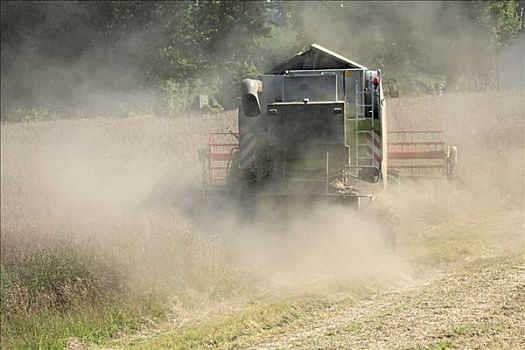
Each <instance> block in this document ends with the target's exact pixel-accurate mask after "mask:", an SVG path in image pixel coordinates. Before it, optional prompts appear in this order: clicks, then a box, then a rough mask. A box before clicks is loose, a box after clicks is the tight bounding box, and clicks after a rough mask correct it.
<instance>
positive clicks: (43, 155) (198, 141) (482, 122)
mask: <svg viewBox="0 0 525 350" xmlns="http://www.w3.org/2000/svg"><path fill="white" fill-rule="evenodd" d="M367 4H368V3H367ZM376 5H377V4H376ZM363 6H365V7H367V6H368V5H364V4H361V3H357V4H354V3H344V7H359V8H363ZM407 6H410V7H411V8H412V7H414V9H415V10H414V11H415V12H414V11H412V12H410V11H405V10H404V9H406V7H407ZM447 6H449V7H446V6H445V5H444V4H441V3H439V4H436V3H424V4H423V3H421V4H418V5H417V6H414V5H413V4H396V6H393V5H392V6H389V7H388V8H394V9H395V11H394V12H390V11H389V12H388V13H385V12H384V11H385V10H382V11H383V12H381V15H379V14H378V18H379V19H385V18H388V19H389V20H392V21H394V22H395V23H397V24H399V25H400V26H403V27H408V29H406V28H405V29H406V31H408V32H413V33H414V34H413V35H415V36H418V38H414V42H421V41H422V40H423V42H425V39H424V37H428V36H429V35H430V34H433V36H432V37H433V40H434V41H433V43H434V44H435V43H436V40H437V42H441V41H444V42H445V41H447V40H448V41H449V40H451V39H454V40H456V39H457V40H456V43H457V44H458V47H463V48H467V49H468V50H467V51H455V52H454V54H455V56H454V57H446V56H443V53H442V52H441V51H440V50H439V49H437V48H436V47H439V45H434V44H432V45H434V46H435V47H431V46H432V45H430V46H429V45H426V46H420V49H419V50H418V51H417V55H416V54H414V55H415V56H414V57H416V56H417V57H418V59H420V60H429V61H436V60H439V61H440V62H443V65H441V66H440V67H441V69H442V72H443V71H444V72H447V69H450V70H451V71H454V72H456V70H457V69H460V68H461V67H464V65H460V66H457V65H456V63H458V62H463V63H464V64H466V62H467V61H468V62H469V63H468V66H469V67H472V66H476V65H475V64H472V61H471V60H470V58H471V54H472V53H473V52H476V50H477V47H474V46H473V45H474V44H472V43H476V42H477V41H476V40H472V35H475V32H473V31H472V30H471V29H472V28H474V27H469V25H470V22H469V21H467V22H462V23H466V24H465V26H466V28H468V30H465V31H461V35H460V36H459V37H457V36H456V34H457V32H451V33H432V31H431V30H430V29H429V27H431V26H425V27H423V26H422V25H423V24H424V23H428V24H430V23H432V20H431V19H432V18H434V17H433V16H434V14H435V13H439V12H440V11H442V10H443V8H445V7H446V8H447V9H448V10H447V11H451V12H454V11H453V10H454V6H455V5H447ZM450 6H451V7H450ZM376 7H377V8H380V7H381V6H376ZM429 8H430V11H429ZM304 21H305V22H306V23H311V25H310V26H309V28H311V29H312V30H313V29H315V32H313V31H309V32H307V33H305V36H307V37H309V38H311V39H312V41H317V42H318V43H319V44H321V45H324V46H326V47H329V48H330V49H332V50H334V51H336V52H340V53H341V54H343V55H348V57H351V58H352V59H354V58H355V59H356V61H359V62H362V63H364V64H367V65H370V66H374V64H375V63H376V62H367V60H366V55H367V47H368V46H366V45H368V42H366V41H365V42H363V41H358V40H354V41H352V40H350V43H349V44H348V45H347V39H348V37H349V36H348V35H346V33H360V35H361V36H363V37H367V36H368V35H369V33H368V32H367V31H362V30H360V29H359V23H355V24H354V23H352V22H351V21H341V22H335V23H332V24H333V25H332V26H329V27H328V26H321V25H314V24H315V23H317V21H321V22H323V14H322V13H321V14H319V13H316V14H315V18H313V17H312V14H309V13H304ZM385 21H386V20H385ZM319 28H328V29H326V30H323V29H321V30H319ZM374 30H386V29H385V28H381V27H378V28H376V29H374ZM334 32H337V33H345V34H344V35H333V33H334ZM393 33H396V32H395V31H394V32H393ZM372 34H373V33H372ZM434 34H435V35H434ZM152 35H153V34H152V33H149V32H148V33H138V34H137V36H133V37H129V40H128V41H126V42H127V44H126V45H128V46H126V45H124V47H128V48H129V47H133V48H136V47H137V46H138V47H140V45H141V43H142V42H144V41H147V40H148V38H149V37H151V36H152ZM419 36H422V37H423V38H421V37H419ZM392 40H393V39H392ZM465 42H469V43H470V44H469V45H463V43H465ZM389 45H395V42H394V41H392V42H390V43H389ZM436 50H437V51H436ZM27 53H28V54H27V57H30V46H28V51H27ZM369 53H370V54H372V52H369ZM460 53H465V54H464V55H463V54H460ZM89 54H90V55H91V54H92V53H89ZM99 54H100V55H101V57H102V58H101V60H100V61H97V60H95V61H93V60H91V59H89V60H88V59H86V61H85V62H84V63H82V62H83V61H82V60H81V64H80V66H79V65H72V66H70V67H68V66H66V67H65V68H63V71H62V74H57V72H58V73H60V70H61V69H58V68H57V67H53V66H50V67H49V69H50V71H49V76H52V77H53V81H58V82H60V81H71V80H73V81H75V80H79V81H80V82H81V83H80V84H79V86H80V87H81V88H80V89H79V90H76V92H75V94H76V93H78V96H71V95H67V94H65V95H63V96H62V95H61V96H58V97H56V96H55V97H56V98H54V100H55V101H58V102H57V103H61V102H60V101H61V99H63V102H64V104H66V105H68V106H73V107H74V108H75V109H77V108H80V109H82V108H94V109H97V108H100V112H101V114H107V113H108V111H112V112H114V106H115V105H119V104H122V105H127V104H128V102H129V101H145V100H148V99H149V97H148V95H147V94H145V95H142V94H139V93H135V92H134V91H122V92H120V91H121V90H118V89H115V90H114V91H117V92H118V93H117V94H116V95H115V94H112V93H111V94H107V93H106V92H105V90H98V89H97V87H98V86H99V85H100V84H102V85H107V86H111V84H110V83H109V82H108V80H109V81H111V80H112V77H115V76H116V77H122V76H128V77H134V70H133V67H132V64H131V63H130V67H128V65H122V64H121V63H122V62H121V61H120V60H118V59H117V58H118V56H117V57H114V59H115V61H111V62H110V63H111V64H108V65H104V64H103V65H102V66H101V67H102V68H103V69H102V70H97V72H98V73H97V74H96V75H94V76H91V75H90V74H91V73H89V72H92V71H93V70H92V67H93V66H92V64H93V62H103V61H104V57H105V56H104V53H103V50H102V51H101V52H100V53H99ZM476 57H478V56H476ZM480 60H481V58H480ZM483 60H485V58H483ZM389 62H396V64H397V66H396V64H393V65H391V66H388V65H382V63H381V62H379V65H380V66H381V68H383V69H385V70H387V71H388V72H393V71H395V70H396V68H399V69H401V67H402V66H406V65H407V64H411V63H414V64H416V63H417V62H411V61H407V62H403V61H396V60H395V59H392V60H390V61H389ZM485 63H486V62H485V61H483V62H479V64H480V66H481V65H482V64H485ZM28 64H29V63H28ZM44 66H45V65H44ZM115 66H117V67H119V68H117V69H114V68H115ZM452 67H454V69H452ZM458 67H459V68H458ZM70 68H71V69H70ZM128 68H129V69H128ZM57 69H58V70H57ZM106 73H107V74H106ZM99 76H104V77H105V78H104V80H101V81H97V84H91V83H90V81H91V78H93V79H94V80H98V77H99ZM106 79H107V80H106ZM46 80H47V79H44V81H46ZM123 84H124V85H125V86H133V84H130V81H127V82H126V81H125V82H124V83H123ZM45 87H46V86H45V84H44V86H43V90H45ZM4 90H5V89H4V88H2V93H3V95H2V99H4V97H5V98H13V97H12V96H11V95H5V96H4ZM93 91H99V93H95V94H93ZM6 93H7V92H6ZM43 98H44V99H48V96H44V97H43ZM77 100H82V101H83V103H84V102H85V103H86V104H82V105H81V106H80V105H76V104H75V101H77ZM122 101H124V102H122ZM125 101H128V102H125ZM523 101H524V95H523V93H522V92H514V93H495V92H484V93H478V94H473V93H469V94H467V93H456V94H445V95H443V96H422V97H414V98H412V97H406V98H400V99H398V100H389V101H387V104H388V107H387V108H388V112H389V116H390V122H389V123H390V127H391V128H400V129H414V128H423V129H427V128H443V129H445V130H446V132H447V137H448V142H449V143H450V144H455V145H457V146H458V148H459V162H460V165H459V167H458V169H457V174H456V179H455V181H456V182H454V184H452V185H450V184H445V185H443V187H442V188H441V189H440V188H438V187H436V185H435V184H414V185H413V187H411V188H408V190H406V191H401V190H399V189H395V188H394V189H392V192H388V193H386V194H384V195H383V196H382V197H380V198H379V199H378V201H377V202H378V203H377V204H374V205H373V206H372V207H371V208H370V210H369V211H367V212H365V213H363V214H362V213H357V212H352V211H350V210H349V209H348V208H344V207H339V206H329V205H319V206H313V207H310V208H307V209H298V210H292V211H290V212H289V213H288V217H287V219H286V220H285V221H284V222H283V221H282V220H278V219H277V218H275V217H273V216H272V215H271V214H268V213H265V214H264V215H261V216H255V217H244V216H243V214H242V212H240V211H236V210H235V209H231V210H230V209H229V208H228V207H227V203H220V202H219V203H217V204H216V205H215V206H210V205H204V203H202V201H201V197H200V193H199V186H200V179H201V167H200V162H199V160H198V156H197V151H198V150H199V149H202V148H204V146H205V142H206V134H207V132H209V131H210V130H224V129H225V127H228V126H229V127H231V128H232V129H236V121H235V112H228V113H223V114H219V115H187V116H181V117H180V118H176V119H167V118H153V117H135V118H125V119H122V118H93V119H84V120H53V121H46V122H37V123H19V124H3V125H2V127H1V133H2V135H1V136H2V140H1V142H2V144H1V146H2V148H1V152H2V153H1V157H2V166H1V193H2V196H1V223H2V227H1V231H2V240H3V241H6V240H13V241H21V242H24V243H23V244H39V245H48V244H53V243H54V242H59V241H61V240H66V241H72V242H76V243H75V244H78V245H79V246H85V247H90V248H91V249H95V250H97V251H98V252H99V253H100V254H101V255H104V256H106V257H109V259H112V261H114V264H115V265H116V266H118V267H119V269H120V270H121V271H122V273H123V274H124V275H125V276H126V277H127V279H128V280H129V282H130V284H132V285H133V286H136V287H137V288H143V289H156V288H167V289H170V288H172V289H174V290H179V289H190V290H197V291H200V292H204V293H215V294H217V293H218V294H220V295H221V296H222V297H227V296H229V295H231V294H235V293H239V294H242V293H246V290H249V291H251V292H253V290H256V291H257V292H261V291H263V292H264V291H268V290H271V289H274V288H278V289H279V288H283V289H289V290H302V291H308V290H314V289H319V288H320V289H323V288H325V289H326V290H329V289H330V288H331V287H333V286H334V285H337V284H341V283H343V281H347V282H348V283H359V282H357V281H362V279H363V278H365V279H366V278H368V279H370V278H372V279H373V278H376V277H377V278H391V279H400V280H403V279H410V272H411V269H410V267H409V266H407V263H406V262H405V261H404V257H403V256H402V255H400V254H396V253H394V252H392V250H391V248H390V246H389V244H388V239H385V237H388V235H390V234H392V233H394V234H397V235H402V234H403V229H404V227H405V226H404V225H406V223H407V222H409V223H414V222H415V223H417V222H418V220H423V219H422V217H423V216H424V215H426V214H427V213H431V214H430V215H429V217H430V219H428V218H426V217H425V218H424V219H425V220H427V219H428V220H430V221H433V222H438V223H439V222H443V221H444V220H454V217H455V218H456V219H462V218H465V217H468V216H469V215H471V214H473V213H487V212H490V211H493V210H502V209H503V210H520V209H522V208H523V204H524V179H525V175H524V169H525V164H524V162H525V157H524V125H523V123H524V118H523V112H524V110H525V108H524V105H523ZM121 102H122V103H121ZM106 108H108V109H107V110H106ZM443 188H445V190H443ZM405 189H406V187H405ZM443 194H445V199H442V195H443Z"/></svg>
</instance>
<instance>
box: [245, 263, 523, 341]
mask: <svg viewBox="0 0 525 350" xmlns="http://www.w3.org/2000/svg"><path fill="white" fill-rule="evenodd" d="M524 277H525V276H524V266H523V261H522V260H521V258H516V257H514V258H494V257H492V258H482V259H478V260H475V261H473V262H470V263H468V264H467V265H465V269H461V270H458V271H455V272H452V273H449V274H444V275H442V276H439V277H436V278H434V279H432V280H430V281H425V282H421V281H420V282H417V283H415V284H413V285H410V286H408V287H405V288H402V289H397V290H393V291H389V292H385V293H381V294H378V295H375V296H373V297H371V298H370V299H368V300H365V301H362V302H360V303H358V304H357V305H356V306H355V307H353V308H351V309H349V310H347V311H346V312H344V313H343V315H341V316H337V317H334V318H328V319H325V320H322V321H320V322H316V323H314V324H312V325H310V326H309V327H308V328H306V329H301V330H299V331H296V332H292V333H289V334H284V335H282V336H280V337H278V338H276V339H272V341H270V342H266V343H262V344H258V345H257V346H254V347H252V348H251V349H414V348H439V349H443V348H455V349H487V348H492V349H523V348H524V347H525V339H524V338H523V336H522V331H523V327H524V326H525V312H524V311H525V308H524V306H525V278H524Z"/></svg>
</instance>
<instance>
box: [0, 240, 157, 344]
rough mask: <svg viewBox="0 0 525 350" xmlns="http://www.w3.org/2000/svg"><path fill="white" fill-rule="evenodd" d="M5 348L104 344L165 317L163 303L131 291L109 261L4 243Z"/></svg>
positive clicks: (0, 297) (0, 313) (69, 250)
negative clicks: (72, 340) (79, 341)
mask: <svg viewBox="0 0 525 350" xmlns="http://www.w3.org/2000/svg"><path fill="white" fill-rule="evenodd" d="M1 262H2V264H1V269H0V281H1V289H0V290H1V293H0V301H1V308H0V317H1V334H2V336H1V339H0V345H1V348H2V349H63V348H64V346H65V345H66V344H67V342H68V339H70V338H72V337H75V338H80V339H82V341H83V342H91V343H100V342H103V341H107V340H108V339H110V338H113V337H115V336H117V335H118V334H120V333H122V332H133V331H136V330H138V329H140V327H141V326H142V325H143V324H144V320H145V319H154V320H157V319H158V320H160V319H162V318H164V316H165V315H166V306H165V303H164V302H163V298H162V297H160V296H155V295H151V294H136V293H132V292H131V291H130V290H128V289H127V288H126V287H125V285H124V283H123V281H122V276H120V275H119V274H118V273H117V272H116V271H115V270H114V269H113V268H112V267H111V265H110V264H108V263H107V262H104V261H103V260H102V259H100V257H97V256H94V255H93V254H89V253H87V252H82V251H79V250H78V249H76V248H74V247H71V246H67V245H59V246H53V247H24V248H23V249H21V247H13V246H9V245H8V244H5V243H4V241H2V261H1Z"/></svg>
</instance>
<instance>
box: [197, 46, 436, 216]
mask: <svg viewBox="0 0 525 350" xmlns="http://www.w3.org/2000/svg"><path fill="white" fill-rule="evenodd" d="M241 94H242V96H241V106H240V108H239V113H238V132H230V131H229V132H226V133H211V134H210V135H209V140H208V150H207V153H206V157H205V162H204V168H203V176H204V186H203V189H204V193H205V194H206V195H209V194H210V193H214V192H216V191H214V190H221V189H222V190H223V191H226V193H229V194H232V195H240V196H243V197H246V196H249V197H251V196H263V197H278V198H298V199H299V200H322V199H325V200H326V199H329V200H335V201H344V202H349V203H353V204H355V205H356V206H357V207H359V206H361V205H362V204H363V203H369V202H371V201H372V200H373V199H374V197H375V196H376V195H377V194H378V193H379V192H380V191H381V190H382V189H384V188H385V187H386V186H387V180H388V176H387V173H388V168H387V167H388V164H387V157H388V154H387V153H388V147H387V145H388V143H387V135H388V132H387V128H386V127H387V125H386V120H387V119H386V106H385V97H384V95H383V88H382V74H381V71H380V70H369V69H368V68H367V67H365V66H362V65H360V64H358V63H356V62H354V61H352V60H350V59H348V58H346V57H343V56H341V55H339V54H337V53H335V52H332V51H330V50H328V49H326V48H324V47H322V46H320V45H317V44H312V45H310V48H309V49H308V50H307V51H305V52H301V53H299V54H297V55H295V56H293V57H292V58H290V59H288V60H286V61H285V62H282V63H281V64H279V65H277V66H276V67H274V68H273V69H271V70H270V71H268V72H267V73H265V74H264V75H262V76H261V77H259V78H258V79H245V80H243V81H242V82H241ZM399 152H402V150H401V151H399ZM420 155H421V154H420ZM434 156H436V157H437V155H434Z"/></svg>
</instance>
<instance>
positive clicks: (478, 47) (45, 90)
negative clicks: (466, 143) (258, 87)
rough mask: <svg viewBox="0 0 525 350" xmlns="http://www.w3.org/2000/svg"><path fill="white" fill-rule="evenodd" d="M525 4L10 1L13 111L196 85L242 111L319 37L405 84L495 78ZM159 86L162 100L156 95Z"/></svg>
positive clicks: (174, 94) (181, 98)
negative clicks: (240, 104) (246, 87)
mask: <svg viewBox="0 0 525 350" xmlns="http://www.w3.org/2000/svg"><path fill="white" fill-rule="evenodd" d="M520 4H521V5H520ZM522 8H523V2H517V1H490V2H483V1H473V2H447V1H445V2H419V3H405V2H322V1H317V2H285V1H242V2H240V1H217V0H215V1H171V2H156V1H148V2H146V1H126V2H122V1H108V2H98V1H96V2H95V1H93V2H91V1H69V2H31V1H24V2H15V1H3V2H1V32H0V33H1V34H0V35H1V44H2V45H1V68H2V75H1V76H2V81H1V84H2V89H1V90H2V118H4V114H5V113H7V112H8V111H9V110H11V109H13V108H19V107H28V108H30V107H39V106H44V107H46V108H48V109H54V110H61V111H63V110H64V109H67V108H70V109H75V108H79V107H80V106H82V107H83V108H84V110H86V106H85V105H86V103H87V102H90V103H91V102H92V101H93V100H96V97H93V98H91V96H94V95H97V94H99V95H103V96H106V97H108V99H107V102H106V103H105V104H102V105H103V106H104V108H108V107H110V106H111V105H119V104H120V105H126V104H127V103H129V102H130V101H134V102H136V101H137V100H138V99H137V97H136V96H138V95H139V94H140V96H141V97H142V98H141V99H140V100H144V101H146V100H147V102H148V104H152V103H153V104H158V105H159V108H161V107H163V106H164V107H166V106H168V105H169V106H171V107H170V108H184V107H185V106H186V105H187V104H188V102H189V100H190V99H191V97H192V95H194V94H197V93H206V94H211V95H215V96H217V97H218V98H219V100H220V102H221V103H222V104H223V105H224V106H226V107H227V108H233V107H235V105H236V103H237V102H236V95H237V84H238V82H239V80H240V79H241V78H242V77H246V76H256V75H257V74H260V73H262V72H264V71H265V70H266V69H268V68H269V67H271V66H272V65H275V64H277V63H278V62H280V61H281V60H283V59H285V58H287V57H289V56H291V55H293V54H295V53H297V52H298V51H300V50H302V49H304V48H305V47H307V45H308V44H309V43H311V42H317V43H319V44H321V45H323V46H326V47H328V48H330V49H332V50H334V51H336V52H340V53H341V54H343V55H345V56H347V57H349V58H351V59H353V60H356V61H357V62H360V63H363V64H364V65H367V66H369V67H378V68H381V69H383V71H385V74H387V75H388V76H390V77H394V78H397V79H401V81H402V82H403V81H404V80H403V79H405V78H406V79H407V81H408V80H409V79H412V80H414V79H419V80H424V79H427V80H428V79H442V80H444V81H447V82H449V83H452V82H455V81H456V80H458V79H460V78H462V77H465V76H470V77H472V76H476V77H478V76H479V75H481V74H485V75H487V74H488V75H490V71H491V69H492V67H491V64H492V63H491V62H492V60H493V55H494V50H495V49H498V48H500V47H503V46H505V45H509V44H511V43H512V40H513V39H514V38H515V37H516V36H517V35H519V33H520V32H521V31H523V23H522V18H521V17H520V9H522ZM521 13H522V12H521ZM480 67H483V69H480ZM429 77H430V78H429ZM159 94H160V96H164V98H163V99H162V100H160V101H159V100H157V99H155V98H153V97H152V99H148V98H146V97H145V96H159ZM109 96H112V98H109ZM126 96H132V97H131V98H127V97H126ZM86 101H87V102H86ZM66 107H67V108H66ZM110 109H111V108H110Z"/></svg>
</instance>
